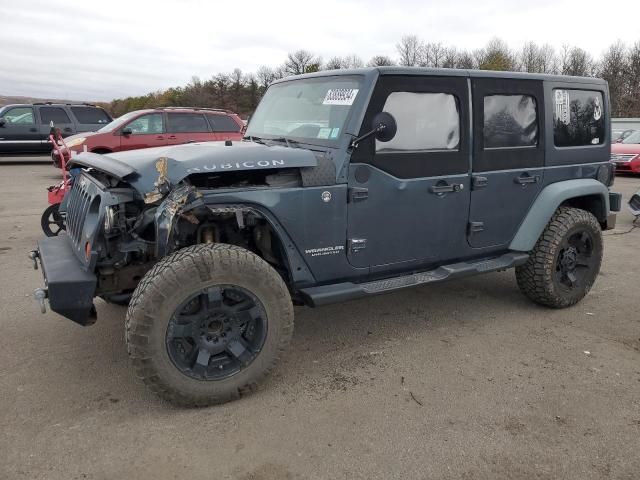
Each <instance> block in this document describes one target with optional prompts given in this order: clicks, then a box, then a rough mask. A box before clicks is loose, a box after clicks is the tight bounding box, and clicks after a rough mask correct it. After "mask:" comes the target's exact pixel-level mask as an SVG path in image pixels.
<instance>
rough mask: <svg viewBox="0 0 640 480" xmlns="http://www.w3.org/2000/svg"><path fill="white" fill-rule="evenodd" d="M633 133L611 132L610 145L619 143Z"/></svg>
mask: <svg viewBox="0 0 640 480" xmlns="http://www.w3.org/2000/svg"><path fill="white" fill-rule="evenodd" d="M633 132H635V130H611V143H615V142H621V141H622V140H624V139H625V138H627V137H628V136H629V135H631V134H632V133H633Z"/></svg>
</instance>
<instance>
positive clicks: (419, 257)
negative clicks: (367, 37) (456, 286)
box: [347, 75, 470, 273]
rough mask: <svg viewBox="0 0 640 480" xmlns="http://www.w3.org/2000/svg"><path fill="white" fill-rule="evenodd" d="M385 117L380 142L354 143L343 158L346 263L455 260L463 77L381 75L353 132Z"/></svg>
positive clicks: (465, 101) (463, 217) (464, 207)
mask: <svg viewBox="0 0 640 480" xmlns="http://www.w3.org/2000/svg"><path fill="white" fill-rule="evenodd" d="M381 111H386V112H389V113H391V114H392V115H393V116H394V118H395V119H396V122H397V126H398V131H397V134H396V136H395V137H394V138H393V139H392V140H391V141H390V142H387V143H382V142H379V141H377V140H375V139H374V138H373V137H371V138H369V139H368V140H366V141H362V142H361V143H360V144H359V146H358V148H357V150H356V151H355V152H354V154H353V155H352V157H351V164H350V166H349V197H348V202H349V203H348V210H347V211H348V222H349V224H348V232H347V235H348V242H347V248H348V252H347V255H348V259H349V262H350V263H351V264H352V265H353V266H355V267H370V268H371V271H372V272H374V273H375V272H383V271H388V270H402V269H407V268H409V267H412V266H414V265H415V266H419V265H421V264H426V263H430V262H434V261H438V262H443V263H444V262H446V261H447V260H449V259H452V258H456V257H458V256H460V255H461V254H462V252H464V251H465V250H466V249H468V246H467V244H466V236H465V231H466V224H467V215H468V211H469V169H470V140H469V128H468V126H469V96H468V83H467V79H466V78H465V77H463V76H452V77H430V76H390V75H389V76H381V77H380V79H379V80H378V84H377V85H376V88H375V90H374V93H373V97H372V99H371V101H370V104H369V108H368V110H367V113H366V115H365V120H364V122H363V124H362V127H361V133H363V132H366V131H368V130H370V129H371V122H372V119H373V116H374V115H375V114H376V113H379V112H381Z"/></svg>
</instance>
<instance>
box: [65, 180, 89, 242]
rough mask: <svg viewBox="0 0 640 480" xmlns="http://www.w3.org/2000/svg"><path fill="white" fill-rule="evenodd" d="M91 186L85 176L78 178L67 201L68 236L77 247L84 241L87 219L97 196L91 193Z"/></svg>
mask: <svg viewBox="0 0 640 480" xmlns="http://www.w3.org/2000/svg"><path fill="white" fill-rule="evenodd" d="M90 185H91V183H90V182H89V181H88V180H87V179H86V178H84V176H81V177H79V178H77V179H76V181H75V182H73V187H72V188H71V191H70V192H69V199H68V200H67V215H66V219H65V221H66V226H67V235H69V237H70V238H71V240H72V242H73V243H74V244H75V245H76V247H77V246H79V245H80V242H81V240H82V230H83V227H84V222H85V218H86V216H87V213H88V212H89V207H90V206H91V203H92V201H93V199H94V198H95V195H92V194H91V193H90V192H89V189H90Z"/></svg>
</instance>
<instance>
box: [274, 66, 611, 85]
mask: <svg viewBox="0 0 640 480" xmlns="http://www.w3.org/2000/svg"><path fill="white" fill-rule="evenodd" d="M335 75H365V76H373V75H424V76H432V77H471V78H507V79H513V80H547V81H554V82H572V83H590V84H603V85H604V84H606V83H607V82H606V81H604V80H603V79H601V78H595V77H571V76H568V75H550V74H544V73H526V72H503V71H494V70H464V69H457V68H426V67H368V68H355V69H343V70H323V71H321V72H316V73H306V74H304V75H295V76H292V77H285V78H283V79H281V80H277V81H276V82H274V83H280V82H286V81H288V80H294V79H299V78H314V77H326V76H335Z"/></svg>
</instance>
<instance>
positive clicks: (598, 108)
mask: <svg viewBox="0 0 640 480" xmlns="http://www.w3.org/2000/svg"><path fill="white" fill-rule="evenodd" d="M601 118H602V105H600V97H596V98H595V105H594V107H593V119H594V120H595V121H596V122H597V121H598V120H600V119H601Z"/></svg>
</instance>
